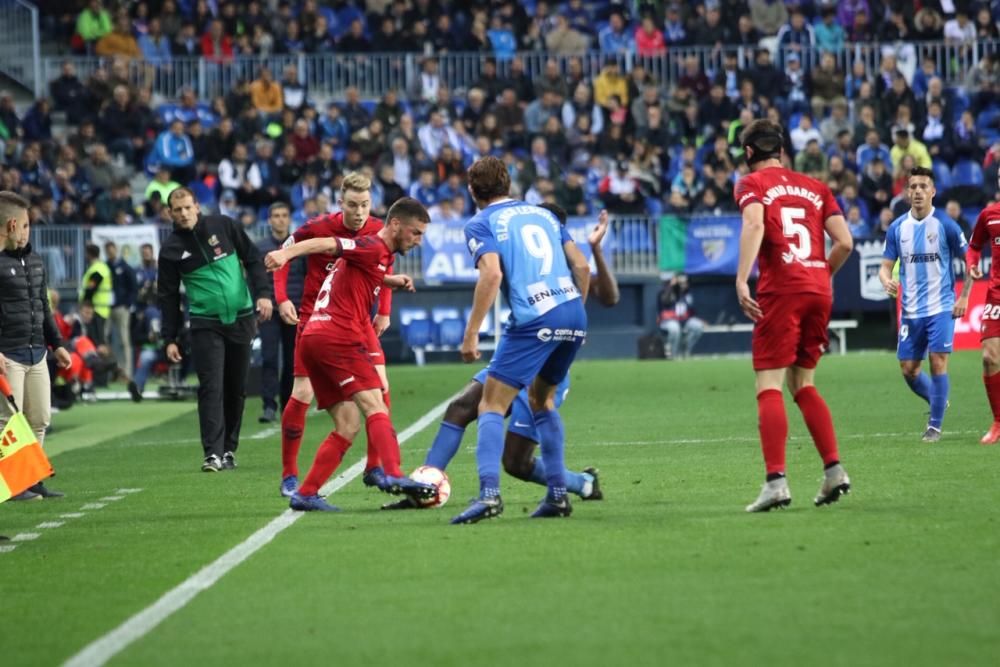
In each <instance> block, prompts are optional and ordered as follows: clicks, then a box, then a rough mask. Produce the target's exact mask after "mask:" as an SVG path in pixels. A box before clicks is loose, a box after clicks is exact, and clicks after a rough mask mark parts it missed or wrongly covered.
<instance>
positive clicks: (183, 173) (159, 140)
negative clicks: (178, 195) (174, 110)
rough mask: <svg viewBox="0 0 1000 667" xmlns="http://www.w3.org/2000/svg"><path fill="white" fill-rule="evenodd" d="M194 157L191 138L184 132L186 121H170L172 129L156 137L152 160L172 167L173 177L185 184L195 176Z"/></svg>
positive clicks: (153, 162)
mask: <svg viewBox="0 0 1000 667" xmlns="http://www.w3.org/2000/svg"><path fill="white" fill-rule="evenodd" d="M194 157H195V156H194V147H193V146H192V144H191V138H190V137H188V135H187V134H185V132H184V123H183V122H181V121H179V120H175V121H174V122H172V123H170V129H168V130H164V131H163V132H161V133H160V135H159V136H158V137H156V142H155V143H154V144H153V153H152V156H151V159H150V162H151V163H152V164H154V165H166V166H167V167H169V168H170V176H171V178H173V179H174V180H175V181H177V182H178V183H181V184H184V183H190V182H191V181H193V180H194V178H195V175H196V174H195V168H194Z"/></svg>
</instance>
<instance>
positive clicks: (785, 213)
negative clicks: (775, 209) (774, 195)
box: [781, 208, 812, 259]
mask: <svg viewBox="0 0 1000 667" xmlns="http://www.w3.org/2000/svg"><path fill="white" fill-rule="evenodd" d="M805 218H806V210H805V209H804V208H783V209H781V232H782V233H783V234H784V235H785V236H786V237H792V236H794V237H795V239H796V241H795V242H793V241H789V242H788V249H789V250H791V251H792V254H793V255H795V256H796V257H798V258H799V259H809V256H810V255H812V239H811V238H810V237H809V230H808V229H807V228H806V226H805V225H803V224H800V223H798V222H796V220H805Z"/></svg>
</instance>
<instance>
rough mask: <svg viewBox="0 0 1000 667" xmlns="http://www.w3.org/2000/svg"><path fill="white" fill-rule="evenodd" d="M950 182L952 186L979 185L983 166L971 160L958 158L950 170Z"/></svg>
mask: <svg viewBox="0 0 1000 667" xmlns="http://www.w3.org/2000/svg"><path fill="white" fill-rule="evenodd" d="M951 184H952V186H953V187H958V186H963V185H964V186H970V187H977V188H978V187H981V186H982V185H983V168H982V167H980V166H979V165H978V164H976V163H975V162H973V161H972V160H959V161H958V162H956V163H955V166H954V168H952V170H951Z"/></svg>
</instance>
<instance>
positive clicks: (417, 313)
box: [399, 307, 430, 334]
mask: <svg viewBox="0 0 1000 667" xmlns="http://www.w3.org/2000/svg"><path fill="white" fill-rule="evenodd" d="M417 320H430V313H428V312H427V309H426V308H413V307H409V308H400V309H399V326H400V328H401V331H402V332H403V333H404V334H405V332H406V328H407V327H408V326H410V324H412V323H413V322H415V321H417Z"/></svg>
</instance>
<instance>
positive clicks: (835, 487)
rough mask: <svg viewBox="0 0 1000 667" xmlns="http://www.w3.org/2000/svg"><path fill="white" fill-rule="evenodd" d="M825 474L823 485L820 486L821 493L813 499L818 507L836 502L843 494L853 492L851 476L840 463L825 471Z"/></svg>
mask: <svg viewBox="0 0 1000 667" xmlns="http://www.w3.org/2000/svg"><path fill="white" fill-rule="evenodd" d="M823 475H824V476H823V486H821V487H819V493H817V494H816V499H815V500H814V501H813V502H815V503H816V507H819V506H821V505H829V504H830V503H835V502H837V501H838V500H840V497H841V496H844V495H847V494H848V493H850V492H851V478H850V477H848V476H847V471H846V470H844V467H843V466H842V465H840V464H839V463H838V464H837V465H835V466H833V467H832V468H829V469H828V470H826V471H824V473H823Z"/></svg>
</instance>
